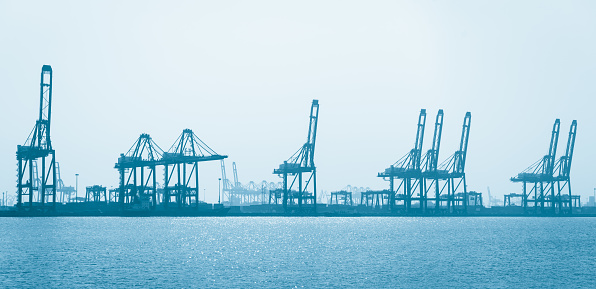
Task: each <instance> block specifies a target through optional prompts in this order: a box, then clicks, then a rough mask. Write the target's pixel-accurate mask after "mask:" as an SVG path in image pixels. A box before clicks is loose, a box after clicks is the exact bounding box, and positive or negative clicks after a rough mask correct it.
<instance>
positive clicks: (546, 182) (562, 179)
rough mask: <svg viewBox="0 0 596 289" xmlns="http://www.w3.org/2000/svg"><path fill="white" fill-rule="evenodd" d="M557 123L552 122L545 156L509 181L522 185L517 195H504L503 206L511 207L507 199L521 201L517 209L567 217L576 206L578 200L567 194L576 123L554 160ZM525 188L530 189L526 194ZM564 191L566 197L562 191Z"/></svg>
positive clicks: (568, 191)
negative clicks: (560, 154)
mask: <svg viewBox="0 0 596 289" xmlns="http://www.w3.org/2000/svg"><path fill="white" fill-rule="evenodd" d="M559 128H560V121H559V119H556V120H555V123H554V124H553V130H552V133H551V139H550V145H549V149H548V154H547V155H545V156H544V157H542V158H540V159H539V160H538V161H536V162H535V163H534V164H532V165H531V166H529V167H528V168H527V169H525V170H524V171H523V172H521V173H519V174H517V176H515V177H512V178H511V181H512V182H514V183H522V193H521V194H516V193H512V194H507V195H505V201H504V202H505V203H504V205H505V206H511V205H512V202H511V199H513V198H521V205H522V207H523V208H524V210H526V211H531V212H533V213H542V214H544V213H547V211H549V213H553V214H571V213H572V212H573V208H574V207H579V206H580V198H579V196H577V195H572V194H571V180H570V178H569V176H570V173H571V161H572V160H573V149H574V147H575V135H576V131H577V121H576V120H574V121H572V122H571V127H570V128H569V137H568V138H567V147H566V149H565V155H563V156H562V157H561V158H559V160H556V153H557V144H558V142H559ZM528 184H529V185H530V186H531V187H530V190H528ZM555 184H556V188H555ZM565 189H567V193H565V192H564V190H565Z"/></svg>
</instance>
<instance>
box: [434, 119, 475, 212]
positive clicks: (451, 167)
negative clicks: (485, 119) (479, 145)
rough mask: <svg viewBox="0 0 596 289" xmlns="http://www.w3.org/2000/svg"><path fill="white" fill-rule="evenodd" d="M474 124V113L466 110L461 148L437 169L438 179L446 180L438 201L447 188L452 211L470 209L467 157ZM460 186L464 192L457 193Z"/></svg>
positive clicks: (448, 204) (449, 205) (448, 203)
mask: <svg viewBox="0 0 596 289" xmlns="http://www.w3.org/2000/svg"><path fill="white" fill-rule="evenodd" d="M471 124H472V114H471V113H470V112H466V115H465V116H464V122H463V125H462V132H461V138H460V141H459V149H458V150H457V151H456V152H455V153H454V154H453V155H451V156H450V157H449V158H447V159H446V160H445V161H443V162H442V163H441V164H440V165H439V169H437V174H438V177H437V178H438V179H442V180H446V181H447V182H446V183H445V184H444V185H443V187H442V188H441V190H440V191H439V192H438V194H439V195H438V196H437V202H439V201H440V198H439V197H440V195H441V194H442V192H443V191H444V190H445V187H446V189H447V196H446V197H447V210H448V212H450V213H451V212H452V211H453V210H454V209H461V210H459V211H463V212H464V213H465V212H467V210H468V189H467V185H466V172H465V168H466V158H467V156H468V140H469V138H470V125H471ZM460 186H461V187H462V190H463V192H462V193H457V190H459V188H460Z"/></svg>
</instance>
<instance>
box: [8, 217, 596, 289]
mask: <svg viewBox="0 0 596 289" xmlns="http://www.w3.org/2000/svg"><path fill="white" fill-rule="evenodd" d="M0 234H1V237H0V287H18V288H23V287H32V286H34V287H39V288H50V287H59V288H72V287H126V288H129V287H133V286H136V287H141V288H147V287H152V288H155V287H168V288H188V287H194V288H205V287H217V288H247V287H259V288H263V287H270V288H293V287H306V288H316V287H370V288H399V287H403V288H413V287H427V288H437V287H457V288H478V287H482V288H486V287H489V288H498V287H517V288H519V287H546V288H561V287H583V288H596V277H595V276H596V254H595V250H596V218H407V217H404V218H395V217H394V218H273V217H272V218H269V217H267V218H265V217H262V218H238V217H231V218H0Z"/></svg>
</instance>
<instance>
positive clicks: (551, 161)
mask: <svg viewBox="0 0 596 289" xmlns="http://www.w3.org/2000/svg"><path fill="white" fill-rule="evenodd" d="M560 126H561V121H560V120H559V119H558V118H557V119H556V120H555V123H554V124H553V131H552V133H551V138H550V145H549V147H548V156H547V157H548V161H547V163H546V171H545V172H544V173H545V174H546V175H552V174H553V168H554V165H555V157H556V154H557V143H558V142H559V129H560Z"/></svg>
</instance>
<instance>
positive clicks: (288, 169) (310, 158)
mask: <svg viewBox="0 0 596 289" xmlns="http://www.w3.org/2000/svg"><path fill="white" fill-rule="evenodd" d="M318 119H319V101H318V100H316V99H314V100H313V101H312V105H311V108H310V121H309V126H308V138H307V141H306V143H305V144H304V145H302V147H300V149H299V150H298V151H297V152H296V153H294V154H293V155H292V156H291V157H290V158H289V159H288V160H286V161H284V163H283V164H281V165H279V168H277V169H275V170H273V173H274V174H276V175H279V176H280V177H282V178H283V188H282V197H283V206H284V209H285V210H286V211H287V210H288V207H289V206H293V205H298V207H299V208H302V205H303V204H311V205H312V206H313V209H314V212H316V206H317V169H316V166H315V143H316V139H317V124H318ZM302 174H307V177H308V179H307V180H306V181H304V180H303V176H302ZM308 174H310V176H308ZM288 176H290V177H292V176H293V180H292V182H291V184H289V185H288ZM296 182H297V183H298V184H297V185H298V191H292V188H293V187H294V184H296ZM311 182H312V193H311V192H308V191H307V189H308V187H309V184H310V183H311ZM296 202H297V204H296Z"/></svg>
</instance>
